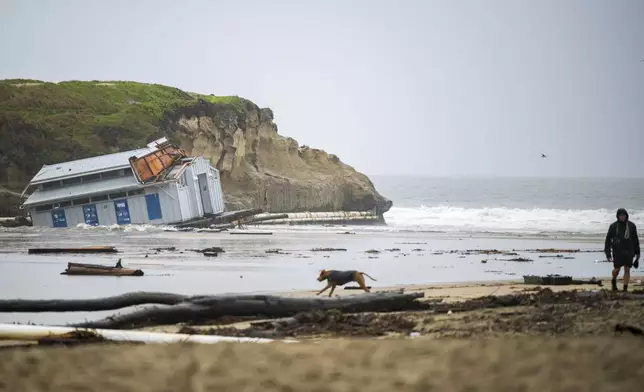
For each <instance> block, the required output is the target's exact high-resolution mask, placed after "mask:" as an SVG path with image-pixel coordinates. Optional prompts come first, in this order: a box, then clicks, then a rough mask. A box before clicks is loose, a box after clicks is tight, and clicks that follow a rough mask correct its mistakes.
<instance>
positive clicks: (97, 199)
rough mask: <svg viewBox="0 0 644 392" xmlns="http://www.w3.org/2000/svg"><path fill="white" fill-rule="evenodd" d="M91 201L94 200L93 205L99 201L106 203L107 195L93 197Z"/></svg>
mask: <svg viewBox="0 0 644 392" xmlns="http://www.w3.org/2000/svg"><path fill="white" fill-rule="evenodd" d="M91 200H92V202H93V203H96V202H98V201H105V200H107V195H97V196H92V198H91Z"/></svg>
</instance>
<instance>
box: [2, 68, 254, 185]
mask: <svg viewBox="0 0 644 392" xmlns="http://www.w3.org/2000/svg"><path fill="white" fill-rule="evenodd" d="M199 99H203V100H205V101H208V102H211V103H213V104H218V105H223V106H224V108H223V109H233V110H234V112H236V113H237V114H243V112H245V111H246V110H248V108H250V106H249V105H252V106H254V104H253V103H252V102H251V101H248V100H246V99H243V98H240V97H237V96H221V97H220V96H214V95H203V94H194V93H188V92H185V91H182V90H180V89H178V88H175V87H169V86H164V85H160V84H147V83H138V82H129V81H97V80H94V81H65V82H59V83H51V82H43V81H40V80H31V79H8V80H0V156H5V157H6V158H5V159H4V160H3V161H2V163H3V165H2V166H4V168H3V167H0V183H2V184H6V185H10V186H14V185H15V186H17V187H19V186H23V185H24V183H26V181H28V179H29V178H31V176H33V175H34V174H35V173H36V172H37V171H38V170H39V169H40V167H41V166H42V165H43V164H52V163H55V162H60V161H66V160H71V159H79V158H85V157H89V156H94V155H99V154H105V153H110V152H114V151H119V150H126V149H131V148H138V147H141V146H143V145H145V144H146V143H147V142H149V141H150V140H153V139H155V138H157V137H160V136H162V135H164V128H163V127H164V121H166V119H167V117H168V116H170V115H172V114H174V113H177V112H178V111H180V110H181V109H183V108H189V107H197V105H198V103H199ZM193 112H194V111H193ZM5 161H6V162H5Z"/></svg>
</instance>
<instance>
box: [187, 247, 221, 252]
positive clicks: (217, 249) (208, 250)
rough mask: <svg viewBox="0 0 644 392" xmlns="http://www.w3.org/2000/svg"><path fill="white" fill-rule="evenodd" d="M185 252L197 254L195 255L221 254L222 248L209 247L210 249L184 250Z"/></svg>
mask: <svg viewBox="0 0 644 392" xmlns="http://www.w3.org/2000/svg"><path fill="white" fill-rule="evenodd" d="M186 252H197V253H223V252H225V251H224V248H222V247H219V246H211V247H210V248H203V249H186Z"/></svg>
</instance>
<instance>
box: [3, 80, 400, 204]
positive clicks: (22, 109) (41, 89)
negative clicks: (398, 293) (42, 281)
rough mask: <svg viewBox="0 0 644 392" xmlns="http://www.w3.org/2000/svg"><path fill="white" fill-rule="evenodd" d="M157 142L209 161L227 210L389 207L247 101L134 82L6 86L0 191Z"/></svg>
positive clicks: (356, 177) (366, 184) (361, 178)
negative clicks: (44, 170) (60, 167)
mask: <svg viewBox="0 0 644 392" xmlns="http://www.w3.org/2000/svg"><path fill="white" fill-rule="evenodd" d="M160 136H167V137H168V138H169V139H170V140H173V141H174V142H177V143H178V144H180V145H181V146H182V147H183V148H185V149H186V150H187V151H188V152H189V153H190V154H191V155H198V154H200V155H204V156H207V157H208V158H210V160H211V162H212V163H213V164H214V165H215V166H216V167H217V168H218V169H219V170H220V172H221V177H222V183H223V190H224V194H225V198H226V203H227V208H228V209H239V208H250V207H262V208H265V209H266V210H268V211H271V212H286V211H288V212H300V211H338V210H352V211H366V210H375V211H377V212H378V213H384V212H386V211H387V210H388V209H389V208H390V207H391V204H392V203H391V201H389V200H387V199H386V198H384V197H383V196H381V195H380V194H379V193H378V192H377V191H376V189H375V187H374V186H373V184H372V183H371V181H370V180H369V178H367V176H365V175H364V174H361V173H359V172H357V171H356V170H354V169H353V168H352V167H350V166H348V165H346V164H344V163H342V162H341V161H340V159H339V158H338V157H337V156H335V155H332V154H327V153H326V152H324V151H322V150H318V149H313V148H309V147H306V146H299V145H298V143H297V142H296V141H295V140H294V139H292V138H288V137H284V136H282V135H279V134H278V132H277V125H276V124H275V123H274V122H273V113H272V111H271V110H270V109H267V108H266V109H260V108H259V107H257V105H255V104H254V103H252V102H251V101H248V100H246V99H243V98H239V97H217V96H212V95H211V96H206V95H201V94H194V93H187V92H184V91H181V90H179V89H176V88H172V87H167V86H160V85H147V84H142V83H134V82H96V81H94V82H76V81H75V82H61V83H45V82H40V81H17V80H7V81H0V163H3V164H2V165H0V184H3V185H5V186H6V187H7V188H9V189H13V190H20V188H21V187H23V186H24V185H25V184H26V183H27V181H28V180H29V179H30V178H31V176H33V175H34V174H35V173H36V172H37V171H38V169H39V168H40V167H41V166H42V164H51V163H54V162H59V161H63V160H71V159H78V158H84V157H88V156H93V155H98V154H104V153H109V152H115V151H119V150H125V149H131V148H136V147H140V146H142V145H145V144H146V143H147V142H149V141H151V140H154V139H156V138H158V137H160ZM12 200H13V199H12Z"/></svg>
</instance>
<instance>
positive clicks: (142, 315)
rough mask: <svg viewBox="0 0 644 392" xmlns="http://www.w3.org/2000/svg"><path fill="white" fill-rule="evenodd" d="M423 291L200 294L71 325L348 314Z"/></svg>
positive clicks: (400, 304) (391, 305) (405, 302)
mask: <svg viewBox="0 0 644 392" xmlns="http://www.w3.org/2000/svg"><path fill="white" fill-rule="evenodd" d="M423 296H424V294H423V293H409V294H402V293H386V292H384V293H369V294H360V295H354V296H346V297H339V298H328V297H312V298H311V297H309V298H288V297H278V296H271V295H227V296H196V297H190V298H187V299H186V300H184V301H182V302H180V303H178V304H175V305H171V306H164V305H162V306H153V307H149V308H145V309H141V310H138V311H135V312H132V313H125V314H117V315H114V316H111V317H107V318H104V319H102V320H96V321H88V322H83V323H79V324H74V325H71V326H72V327H79V328H104V329H121V328H141V327H148V326H155V325H168V324H177V323H182V322H199V321H211V320H214V319H216V318H219V317H222V316H233V317H248V316H255V317H289V316H293V315H295V314H297V313H300V312H308V311H311V310H330V309H337V310H341V311H343V312H347V313H357V312H392V311H402V310H415V309H419V308H421V307H422V306H423V304H421V303H419V302H417V301H416V299H418V298H422V297H423Z"/></svg>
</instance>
